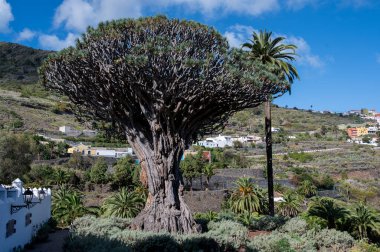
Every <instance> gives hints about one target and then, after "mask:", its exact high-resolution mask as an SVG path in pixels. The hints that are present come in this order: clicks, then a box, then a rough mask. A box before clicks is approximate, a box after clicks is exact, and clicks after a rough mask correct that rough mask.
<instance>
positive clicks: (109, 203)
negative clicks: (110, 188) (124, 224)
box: [102, 188, 145, 218]
mask: <svg viewBox="0 0 380 252" xmlns="http://www.w3.org/2000/svg"><path fill="white" fill-rule="evenodd" d="M144 203H145V199H144V198H143V197H142V196H141V194H138V193H136V192H134V191H128V190H127V189H126V188H122V189H121V190H120V191H119V192H117V193H115V194H114V195H112V196H111V197H109V198H107V199H106V201H105V202H104V204H103V206H102V210H103V215H104V216H115V217H120V218H133V217H135V216H136V215H137V214H138V213H139V212H140V211H141V209H142V208H143V207H144Z"/></svg>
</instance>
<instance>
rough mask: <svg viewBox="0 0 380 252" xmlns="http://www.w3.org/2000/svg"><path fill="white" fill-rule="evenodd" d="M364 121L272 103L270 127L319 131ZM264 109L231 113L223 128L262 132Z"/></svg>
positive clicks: (237, 132) (289, 131) (229, 130)
mask: <svg viewBox="0 0 380 252" xmlns="http://www.w3.org/2000/svg"><path fill="white" fill-rule="evenodd" d="M358 123H364V121H363V120H362V119H361V118H360V117H358V116H343V115H342V114H334V113H324V114H322V113H319V112H315V111H310V110H301V109H297V108H292V109H288V108H281V107H278V106H276V105H273V109H272V127H274V128H280V129H281V130H283V131H285V132H288V133H300V132H310V131H320V130H321V128H322V127H327V128H332V127H334V126H338V125H342V124H345V125H350V124H358ZM263 131H264V109H263V106H259V107H257V108H254V109H247V110H244V111H241V112H238V113H236V114H235V115H233V116H232V117H231V118H230V120H229V124H228V126H227V128H226V130H225V132H226V133H228V134H244V133H250V134H255V133H256V134H257V133H260V134H263Z"/></svg>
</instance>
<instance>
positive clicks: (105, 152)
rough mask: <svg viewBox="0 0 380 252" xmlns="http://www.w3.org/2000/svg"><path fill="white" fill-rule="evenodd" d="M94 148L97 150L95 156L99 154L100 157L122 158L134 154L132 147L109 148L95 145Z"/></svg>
mask: <svg viewBox="0 0 380 252" xmlns="http://www.w3.org/2000/svg"><path fill="white" fill-rule="evenodd" d="M93 150H94V151H95V156H99V157H113V158H121V157H125V156H127V155H129V156H132V155H133V150H132V148H116V149H108V148H100V147H94V148H93Z"/></svg>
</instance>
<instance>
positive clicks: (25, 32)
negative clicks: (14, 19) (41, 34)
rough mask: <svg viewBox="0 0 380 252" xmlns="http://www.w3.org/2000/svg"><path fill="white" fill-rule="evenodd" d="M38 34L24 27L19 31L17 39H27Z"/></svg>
mask: <svg viewBox="0 0 380 252" xmlns="http://www.w3.org/2000/svg"><path fill="white" fill-rule="evenodd" d="M35 36H36V33H35V32H34V31H31V30H30V29H28V28H24V30H22V31H21V32H19V34H18V36H17V38H16V41H25V40H31V39H33V38H34V37H35Z"/></svg>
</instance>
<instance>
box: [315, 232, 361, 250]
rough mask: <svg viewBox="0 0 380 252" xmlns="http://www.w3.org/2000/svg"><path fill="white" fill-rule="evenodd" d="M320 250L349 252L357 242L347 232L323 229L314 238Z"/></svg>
mask: <svg viewBox="0 0 380 252" xmlns="http://www.w3.org/2000/svg"><path fill="white" fill-rule="evenodd" d="M312 239H313V240H315V244H316V247H317V248H318V249H320V250H324V249H329V248H334V249H335V250H336V251H347V250H348V249H349V248H351V247H353V246H354V243H355V240H354V238H352V236H350V235H349V234H348V233H347V232H341V231H337V230H335V229H322V230H321V231H320V232H317V233H316V234H315V235H313V237H312Z"/></svg>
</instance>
